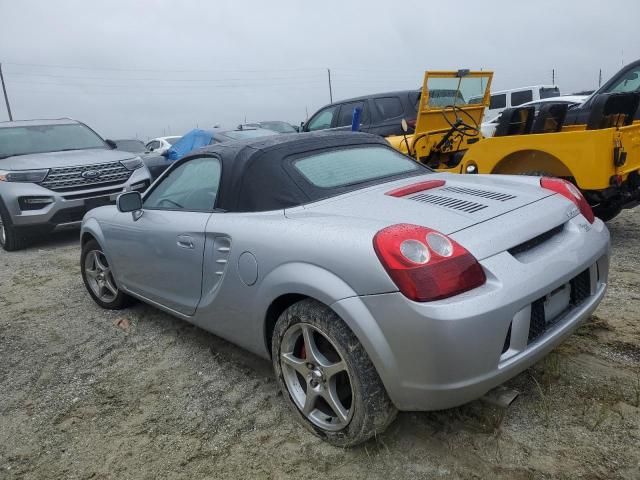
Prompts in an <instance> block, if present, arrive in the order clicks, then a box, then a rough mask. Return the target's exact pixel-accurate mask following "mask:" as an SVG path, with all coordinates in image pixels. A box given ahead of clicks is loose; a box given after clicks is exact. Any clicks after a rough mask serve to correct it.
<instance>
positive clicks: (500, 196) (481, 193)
mask: <svg viewBox="0 0 640 480" xmlns="http://www.w3.org/2000/svg"><path fill="white" fill-rule="evenodd" d="M440 190H444V191H445V192H454V193H463V194H465V195H472V196H474V197H482V198H487V199H489V200H497V201H499V202H506V201H507V200H513V199H514V198H516V196H515V195H510V194H508V193H500V192H490V191H488V190H478V189H475V188H465V187H444V188H441V189H440Z"/></svg>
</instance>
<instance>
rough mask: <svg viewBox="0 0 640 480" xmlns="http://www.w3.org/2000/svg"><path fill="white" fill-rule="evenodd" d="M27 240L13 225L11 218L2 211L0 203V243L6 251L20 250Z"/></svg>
mask: <svg viewBox="0 0 640 480" xmlns="http://www.w3.org/2000/svg"><path fill="white" fill-rule="evenodd" d="M26 244H27V242H26V239H25V237H24V236H23V235H21V234H20V232H19V231H18V230H17V229H16V227H14V226H13V224H12V223H11V218H10V217H9V216H8V215H7V214H5V213H4V208H2V205H1V204H0V245H1V246H2V248H3V249H4V250H6V251H7V252H13V251H15V250H21V249H23V248H24V247H25V246H26Z"/></svg>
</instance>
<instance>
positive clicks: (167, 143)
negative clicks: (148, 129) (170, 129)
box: [146, 136, 182, 155]
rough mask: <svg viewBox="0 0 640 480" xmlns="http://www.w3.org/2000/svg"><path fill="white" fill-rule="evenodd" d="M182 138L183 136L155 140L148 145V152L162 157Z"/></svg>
mask: <svg viewBox="0 0 640 480" xmlns="http://www.w3.org/2000/svg"><path fill="white" fill-rule="evenodd" d="M181 138H182V137H181V136H172V137H158V138H154V139H153V140H150V141H149V142H148V143H147V144H146V147H147V150H148V151H150V152H154V153H157V154H159V155H161V154H163V153H164V152H166V151H167V150H169V149H170V148H171V145H173V144H174V143H176V142H177V141H178V140H180V139H181Z"/></svg>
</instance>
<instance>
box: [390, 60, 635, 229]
mask: <svg viewBox="0 0 640 480" xmlns="http://www.w3.org/2000/svg"><path fill="white" fill-rule="evenodd" d="M627 75H629V74H627ZM492 77H493V74H492V73H491V72H471V71H468V70H459V71H457V72H455V71H451V72H441V71H438V72H426V73H425V76H424V82H423V86H422V94H421V98H420V103H419V109H418V117H417V120H416V126H415V131H413V132H409V130H408V127H407V128H404V126H403V128H404V130H405V132H406V134H405V135H401V136H394V137H388V138H387V139H388V141H389V142H390V143H391V144H392V145H393V146H394V147H396V148H397V149H398V150H400V151H402V152H405V153H407V154H408V155H410V156H412V157H414V158H415V159H416V160H417V161H419V162H421V163H424V164H426V165H428V166H430V167H431V168H433V169H435V170H438V171H444V172H451V173H461V174H476V173H496V174H529V175H545V176H555V177H561V178H565V179H567V180H569V181H571V182H573V183H574V184H575V185H576V186H578V188H580V190H581V191H582V192H583V194H584V195H585V197H586V198H587V200H588V201H589V203H590V204H591V205H592V207H593V208H594V211H595V212H596V214H597V215H598V216H600V217H601V218H603V219H605V220H608V219H611V218H613V217H614V216H615V215H617V214H618V213H619V212H620V210H621V209H622V208H628V207H631V206H634V205H636V204H637V203H638V202H639V201H640V122H636V123H635V124H634V121H633V120H634V116H636V115H637V112H638V105H639V103H640V93H637V92H611V93H601V94H599V95H596V96H595V97H593V98H591V99H590V101H589V105H590V106H589V112H587V113H586V114H585V113H584V112H583V111H580V115H578V114H576V113H574V112H571V111H570V110H568V105H567V104H562V103H560V102H558V103H553V102H551V103H548V104H546V105H545V106H544V107H542V108H540V109H539V110H538V111H536V109H535V108H534V107H516V108H511V109H507V110H505V111H504V112H503V113H502V114H501V117H500V120H499V121H498V125H497V128H496V134H495V136H494V137H491V138H483V137H482V134H481V132H480V127H479V125H480V122H481V120H482V116H483V113H484V109H485V107H486V106H488V104H489V91H490V86H491V79H492ZM430 91H438V92H442V91H446V92H451V93H450V94H447V97H446V98H441V97H440V96H436V97H434V98H431V97H430V95H429V93H430ZM579 110H580V109H579ZM580 119H584V123H580V122H579V120H580Z"/></svg>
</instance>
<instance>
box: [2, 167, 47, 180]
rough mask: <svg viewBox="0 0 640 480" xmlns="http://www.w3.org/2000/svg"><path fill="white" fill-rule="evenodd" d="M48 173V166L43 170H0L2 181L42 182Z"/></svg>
mask: <svg viewBox="0 0 640 480" xmlns="http://www.w3.org/2000/svg"><path fill="white" fill-rule="evenodd" d="M48 174H49V169H48V168H45V169H42V170H0V182H25V183H40V182H42V181H43V180H44V179H45V178H46V177H47V175H48Z"/></svg>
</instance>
